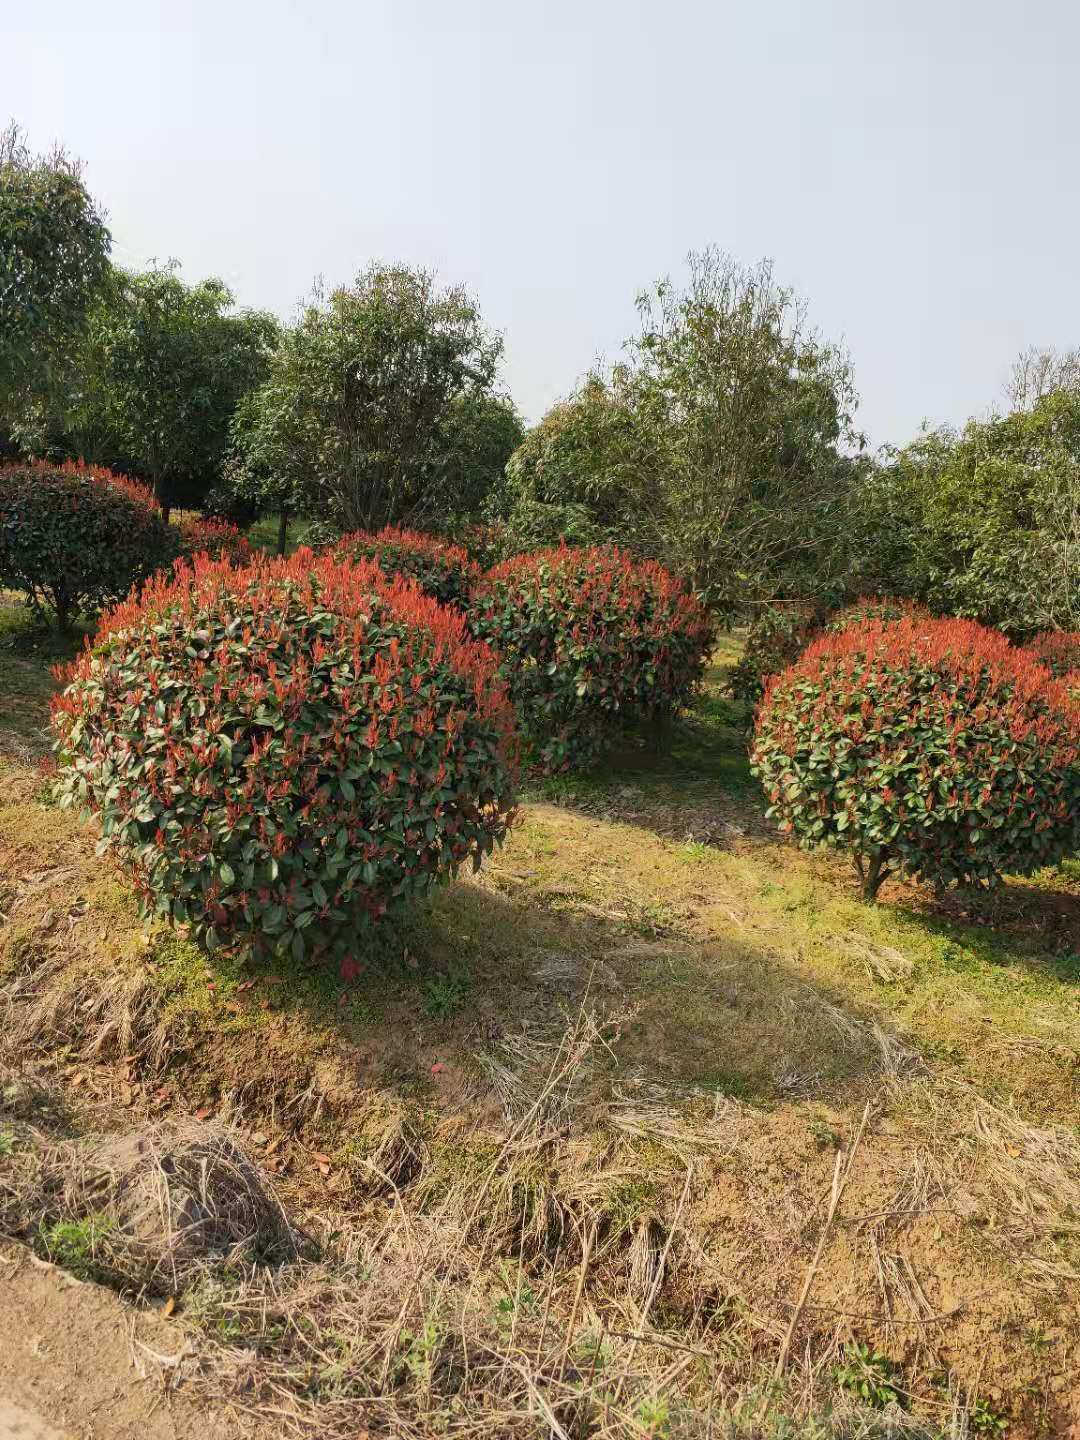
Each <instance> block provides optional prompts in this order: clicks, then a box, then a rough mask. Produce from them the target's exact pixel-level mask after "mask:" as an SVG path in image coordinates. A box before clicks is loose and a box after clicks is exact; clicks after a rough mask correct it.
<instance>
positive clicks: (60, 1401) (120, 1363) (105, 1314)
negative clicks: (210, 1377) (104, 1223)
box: [0, 1242, 242, 1440]
mask: <svg viewBox="0 0 1080 1440" xmlns="http://www.w3.org/2000/svg"><path fill="white" fill-rule="evenodd" d="M140 1343H141V1345H145V1346H148V1347H149V1348H150V1349H151V1350H153V1351H156V1352H157V1353H158V1354H160V1355H175V1354H177V1352H178V1351H179V1350H180V1349H181V1346H182V1344H183V1336H182V1332H181V1331H180V1330H179V1329H177V1328H176V1327H175V1326H173V1325H170V1323H169V1321H167V1320H165V1319H163V1318H161V1317H159V1316H156V1315H150V1314H147V1313H146V1312H144V1311H136V1310H134V1309H132V1308H131V1307H129V1306H127V1305H125V1304H124V1303H123V1302H122V1301H121V1300H120V1299H118V1298H117V1296H115V1295H113V1294H112V1293H111V1292H110V1291H108V1290H104V1289H102V1288H101V1287H100V1286H97V1285H84V1284H81V1283H80V1282H79V1281H77V1280H73V1279H72V1277H71V1276H69V1275H66V1274H65V1273H64V1272H63V1271H61V1270H57V1269H56V1268H54V1267H53V1266H42V1265H40V1264H38V1263H36V1262H35V1261H34V1260H33V1259H32V1258H31V1256H30V1255H29V1253H28V1252H27V1251H26V1250H25V1249H24V1248H23V1247H22V1246H19V1245H13V1244H8V1243H6V1242H3V1243H0V1440H189V1437H190V1440H232V1437H234V1436H238V1435H240V1434H241V1433H242V1432H241V1431H240V1430H239V1429H238V1428H237V1427H236V1426H235V1425H233V1424H231V1423H230V1422H229V1421H228V1420H226V1419H225V1418H224V1417H223V1416H220V1415H215V1414H213V1413H212V1412H211V1411H208V1410H207V1409H206V1407H205V1406H204V1405H202V1404H200V1403H199V1402H197V1401H196V1400H195V1399H194V1398H193V1397H191V1396H189V1395H188V1394H186V1393H185V1387H184V1386H183V1384H181V1385H180V1386H179V1387H177V1388H176V1390H175V1391H173V1392H171V1393H170V1392H167V1391H166V1389H165V1384H164V1381H163V1378H162V1377H163V1376H168V1375H169V1374H170V1373H171V1372H170V1370H169V1369H167V1368H166V1369H163V1368H162V1367H161V1366H160V1365H159V1364H158V1363H156V1362H155V1361H153V1360H151V1359H150V1358H149V1357H148V1356H146V1355H145V1354H144V1352H143V1351H142V1349H141V1348H140Z"/></svg>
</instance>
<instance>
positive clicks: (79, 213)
mask: <svg viewBox="0 0 1080 1440" xmlns="http://www.w3.org/2000/svg"><path fill="white" fill-rule="evenodd" d="M110 245H111V239H110V236H109V231H108V229H107V227H106V225H105V216H104V214H103V212H102V211H101V209H100V208H99V207H98V206H97V204H96V203H95V202H94V200H93V199H92V198H91V197H90V195H89V193H88V192H87V189H86V186H85V185H84V184H83V179H82V167H81V165H80V164H79V163H78V162H77V161H75V160H72V159H71V158H70V156H68V155H67V154H66V153H65V152H64V151H63V150H61V149H55V150H53V151H52V152H51V153H50V154H48V155H32V154H31V153H30V151H29V150H28V149H27V147H26V145H25V143H24V141H23V138H22V134H21V132H20V130H19V129H18V127H17V126H15V125H11V126H9V128H8V129H7V130H5V131H2V132H0V418H3V420H4V421H5V422H6V423H7V425H8V426H9V427H10V428H11V429H13V430H14V431H16V432H19V431H21V430H22V429H24V428H25V427H27V426H28V425H29V426H32V424H33V421H34V418H35V414H36V416H37V417H40V415H41V414H42V413H44V412H48V411H49V410H51V409H52V408H53V407H54V406H55V404H56V401H57V397H58V396H60V395H63V394H64V393H66V390H67V387H68V383H69V376H70V369H71V359H72V356H73V354H74V353H75V352H76V351H77V350H78V349H79V346H80V343H81V340H82V336H83V334H84V331H85V326H86V318H87V313H88V311H89V309H90V307H91V305H92V304H93V302H94V300H95V299H96V297H97V296H98V295H99V293H100V292H101V290H102V288H103V286H104V284H105V282H106V278H107V276H108V272H109V249H110Z"/></svg>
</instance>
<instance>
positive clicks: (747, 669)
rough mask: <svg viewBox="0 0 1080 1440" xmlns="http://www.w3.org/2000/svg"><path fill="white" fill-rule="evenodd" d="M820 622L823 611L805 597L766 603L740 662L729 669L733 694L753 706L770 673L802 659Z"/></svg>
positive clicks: (745, 703)
mask: <svg viewBox="0 0 1080 1440" xmlns="http://www.w3.org/2000/svg"><path fill="white" fill-rule="evenodd" d="M820 624H821V616H820V612H819V611H818V610H817V609H816V608H815V607H814V606H813V605H809V604H807V603H805V602H804V601H792V603H791V604H788V605H783V604H777V603H774V604H772V605H765V606H763V607H762V609H761V610H760V611H759V612H758V614H757V616H756V617H755V619H754V622H753V624H752V625H751V626H750V630H749V632H748V634H747V637H746V645H745V647H744V649H743V653H742V656H741V657H740V659H739V662H738V664H736V665H733V666H732V667H731V670H730V672H729V676H728V688H729V690H730V691H731V694H732V697H733V698H734V699H735V700H738V701H740V702H741V703H742V704H743V705H745V706H746V708H747V709H748V710H753V708H754V706H755V705H756V704H757V703H758V701H759V700H760V699H761V697H762V695H763V694H764V691H765V682H766V680H768V678H769V676H770V675H775V674H777V673H778V672H779V671H780V670H784V669H786V668H787V666H788V665H790V664H791V662H792V661H793V660H797V659H798V657H799V656H800V655H801V654H802V652H803V651H804V650H805V649H806V647H807V645H808V644H809V643H810V641H811V639H812V638H813V637H814V635H815V634H816V633H817V631H818V629H819V628H820Z"/></svg>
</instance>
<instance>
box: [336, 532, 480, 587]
mask: <svg viewBox="0 0 1080 1440" xmlns="http://www.w3.org/2000/svg"><path fill="white" fill-rule="evenodd" d="M334 553H335V554H336V555H338V556H341V557H345V558H348V559H350V560H375V561H377V562H378V565H379V568H380V569H381V570H383V571H385V573H386V574H387V575H407V576H409V578H410V579H412V580H415V581H416V583H417V584H418V585H419V586H420V588H421V590H423V592H424V594H425V595H430V596H431V597H432V598H433V599H435V600H438V601H440V602H441V603H442V604H443V605H465V604H466V603H467V602H468V598H469V592H470V590H471V589H472V587H473V585H474V584H475V583H476V581H477V580H478V579H479V577H480V569H479V566H477V565H476V564H474V563H473V561H472V560H470V559H469V556H468V552H467V551H466V550H465V549H464V548H463V547H462V546H460V545H454V544H453V543H452V542H451V541H449V540H440V539H439V538H438V537H437V536H435V535H424V534H422V533H421V532H420V531H419V530H402V529H399V528H398V527H397V526H396V525H387V526H386V528H385V529H383V530H379V531H378V532H377V533H374V534H372V533H371V532H369V531H367V530H356V531H354V532H353V533H352V534H351V535H343V536H342V538H341V539H340V540H339V541H337V542H336V543H335V545H334Z"/></svg>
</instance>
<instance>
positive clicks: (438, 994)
mask: <svg viewBox="0 0 1080 1440" xmlns="http://www.w3.org/2000/svg"><path fill="white" fill-rule="evenodd" d="M471 989H472V979H471V978H470V976H469V973H468V971H467V970H451V971H450V972H449V973H448V974H446V975H432V976H429V978H428V979H427V980H425V981H424V985H423V996H424V1009H425V1010H426V1011H427V1013H428V1014H429V1015H430V1016H431V1018H432V1019H433V1020H447V1019H449V1017H450V1016H451V1015H453V1014H454V1012H455V1011H457V1010H460V1009H461V1007H462V1005H464V1003H465V998H466V996H467V995H468V993H469V991H470V990H471Z"/></svg>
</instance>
